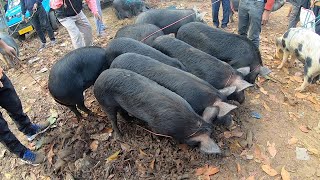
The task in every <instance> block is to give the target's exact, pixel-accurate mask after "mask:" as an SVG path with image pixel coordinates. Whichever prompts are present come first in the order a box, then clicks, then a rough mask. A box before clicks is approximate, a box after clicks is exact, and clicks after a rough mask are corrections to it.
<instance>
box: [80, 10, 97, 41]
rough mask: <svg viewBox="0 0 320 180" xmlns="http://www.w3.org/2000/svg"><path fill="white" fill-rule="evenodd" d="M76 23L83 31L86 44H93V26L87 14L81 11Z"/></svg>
mask: <svg viewBox="0 0 320 180" xmlns="http://www.w3.org/2000/svg"><path fill="white" fill-rule="evenodd" d="M76 25H77V27H78V28H79V31H80V32H81V33H82V36H83V39H84V45H85V46H91V45H92V42H93V38H92V28H91V25H90V23H89V20H88V18H87V17H86V15H85V14H84V13H83V11H81V12H80V13H79V14H78V15H77V20H76Z"/></svg>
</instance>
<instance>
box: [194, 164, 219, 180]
mask: <svg viewBox="0 0 320 180" xmlns="http://www.w3.org/2000/svg"><path fill="white" fill-rule="evenodd" d="M218 172H219V168H217V167H214V166H209V165H208V164H206V165H205V166H203V167H201V168H198V169H196V171H195V175H196V176H200V178H201V179H209V180H210V176H211V175H214V174H216V173H218Z"/></svg>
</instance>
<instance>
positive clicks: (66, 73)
mask: <svg viewBox="0 0 320 180" xmlns="http://www.w3.org/2000/svg"><path fill="white" fill-rule="evenodd" d="M107 68H109V65H108V61H107V56H106V51H105V50H104V49H103V48H100V47H94V46H92V47H83V48H79V49H76V50H73V51H71V52H69V53H68V54H66V55H65V56H64V57H62V58H61V59H60V60H59V61H57V62H56V63H55V64H54V65H53V66H52V68H51V70H50V74H49V82H48V88H49V91H50V93H51V95H52V97H53V98H54V99H55V101H57V102H58V103H60V104H62V105H65V106H67V107H68V108H70V110H71V111H73V112H74V113H75V114H76V116H77V118H78V119H79V118H80V117H81V113H80V112H79V111H78V110H77V108H79V109H80V110H82V111H84V112H86V113H88V114H89V113H91V111H90V110H89V109H88V108H86V107H85V105H84V97H83V91H84V90H86V89H87V88H89V87H90V86H91V85H93V84H94V82H95V80H96V79H97V78H98V76H99V75H100V73H101V72H102V71H104V70H105V69H107Z"/></svg>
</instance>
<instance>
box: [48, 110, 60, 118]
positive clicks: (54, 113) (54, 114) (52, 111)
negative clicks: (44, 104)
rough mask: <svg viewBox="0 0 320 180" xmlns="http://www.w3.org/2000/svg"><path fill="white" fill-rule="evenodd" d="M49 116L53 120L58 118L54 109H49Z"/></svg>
mask: <svg viewBox="0 0 320 180" xmlns="http://www.w3.org/2000/svg"><path fill="white" fill-rule="evenodd" d="M50 113H51V116H52V117H54V118H57V117H58V112H57V111H56V110H55V109H50Z"/></svg>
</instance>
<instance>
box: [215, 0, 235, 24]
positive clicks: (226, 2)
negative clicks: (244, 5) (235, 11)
mask: <svg viewBox="0 0 320 180" xmlns="http://www.w3.org/2000/svg"><path fill="white" fill-rule="evenodd" d="M211 3H212V20H213V25H214V26H215V27H217V28H219V24H220V23H219V9H220V4H221V3H222V8H223V18H222V22H221V28H222V29H226V28H227V26H228V23H229V16H230V11H231V7H230V0H219V1H217V0H211Z"/></svg>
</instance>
